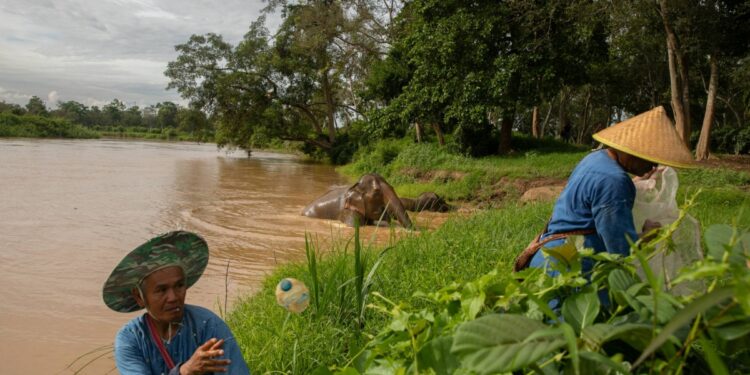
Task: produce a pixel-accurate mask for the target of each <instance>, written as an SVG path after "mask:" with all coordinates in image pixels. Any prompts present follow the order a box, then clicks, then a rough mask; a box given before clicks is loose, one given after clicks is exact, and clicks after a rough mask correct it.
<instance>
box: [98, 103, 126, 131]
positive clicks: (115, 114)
mask: <svg viewBox="0 0 750 375" xmlns="http://www.w3.org/2000/svg"><path fill="white" fill-rule="evenodd" d="M124 110H125V103H123V102H121V101H120V100H119V99H112V101H111V102H110V103H109V104H107V105H105V106H104V108H102V114H103V116H104V123H105V124H106V125H109V126H116V125H120V122H121V121H122V112H123V111H124Z"/></svg>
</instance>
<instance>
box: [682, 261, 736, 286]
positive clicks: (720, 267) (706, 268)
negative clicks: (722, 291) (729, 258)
mask: <svg viewBox="0 0 750 375" xmlns="http://www.w3.org/2000/svg"><path fill="white" fill-rule="evenodd" d="M728 270H729V265H727V264H726V263H711V264H707V263H703V262H701V263H698V264H697V265H695V266H693V267H691V268H689V269H687V270H684V271H682V272H680V274H679V275H678V276H677V278H675V279H674V281H672V283H673V284H679V283H681V282H684V281H693V280H704V279H707V278H710V277H721V276H724V275H726V273H727V271H728Z"/></svg>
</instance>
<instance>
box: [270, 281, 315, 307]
mask: <svg viewBox="0 0 750 375" xmlns="http://www.w3.org/2000/svg"><path fill="white" fill-rule="evenodd" d="M276 302H278V303H279V305H281V306H283V307H284V308H285V309H287V310H289V311H290V312H293V313H298V314H299V313H301V312H303V311H305V309H306V308H307V306H308V305H309V304H310V291H309V290H308V289H307V286H305V284H304V283H302V282H301V281H299V280H297V279H292V278H291V277H287V278H286V279H282V280H281V281H279V284H278V285H276Z"/></svg>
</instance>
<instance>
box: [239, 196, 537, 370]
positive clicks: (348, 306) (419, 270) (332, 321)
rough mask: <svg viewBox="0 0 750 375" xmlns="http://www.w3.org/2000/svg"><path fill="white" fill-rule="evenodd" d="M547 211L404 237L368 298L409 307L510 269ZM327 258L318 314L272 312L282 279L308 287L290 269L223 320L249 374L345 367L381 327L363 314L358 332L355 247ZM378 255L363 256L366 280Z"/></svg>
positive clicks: (489, 216) (480, 218) (479, 219)
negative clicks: (421, 294)
mask: <svg viewBox="0 0 750 375" xmlns="http://www.w3.org/2000/svg"><path fill="white" fill-rule="evenodd" d="M550 211H551V205H549V204H541V205H527V206H520V207H517V208H515V209H513V210H494V211H485V212H483V213H481V214H479V215H476V216H474V217H471V218H469V219H458V218H457V219H453V220H449V221H448V222H446V223H445V224H444V225H443V226H442V227H441V228H440V229H438V230H437V231H435V232H431V233H430V232H425V233H421V234H419V235H417V234H416V233H415V234H413V235H411V236H408V238H406V239H403V240H401V241H399V242H398V243H396V244H395V245H394V246H393V247H392V248H391V249H389V250H388V251H387V252H386V253H385V254H384V255H383V256H382V264H380V265H379V267H378V268H377V270H376V272H375V276H374V277H373V278H372V281H373V285H372V287H371V291H373V292H377V293H379V294H382V295H384V296H386V297H387V298H388V299H390V300H393V301H401V300H407V299H410V298H411V295H412V294H413V293H414V292H416V291H419V290H423V291H429V290H434V289H438V288H440V287H442V286H445V285H448V284H450V283H452V282H458V281H466V280H471V279H474V278H475V277H477V276H478V275H481V274H483V273H485V272H488V271H489V270H491V269H492V268H494V267H495V266H496V265H497V264H498V262H504V263H505V264H508V265H509V264H510V261H511V260H512V259H513V257H514V256H515V253H516V251H517V249H519V248H523V247H524V246H525V245H526V244H527V243H528V241H529V238H530V237H531V236H533V235H534V232H535V231H537V230H538V229H537V228H539V227H540V226H542V225H543V224H544V221H545V220H546V218H547V217H548V215H549V213H550ZM330 251H331V252H330V253H328V254H327V255H326V256H325V257H323V259H321V260H319V261H318V263H317V267H316V268H317V272H318V279H319V283H318V284H319V285H320V287H321V296H320V306H321V308H320V310H316V309H315V307H314V306H311V307H310V308H309V309H308V311H306V312H305V313H303V314H301V315H296V314H290V313H287V312H286V311H285V310H284V309H283V308H282V307H280V306H278V305H277V304H276V301H275V297H274V289H275V287H276V284H277V283H278V282H279V281H280V280H281V279H283V278H285V277H294V278H298V279H300V280H303V281H304V282H305V283H306V284H307V285H308V286H310V287H311V286H312V285H313V280H312V277H311V274H310V272H309V267H308V265H307V264H288V265H284V266H282V267H280V268H279V269H277V270H276V271H274V272H273V273H272V274H271V275H270V276H269V277H268V278H267V279H266V281H265V283H264V285H263V287H262V289H261V291H260V292H259V293H258V294H256V295H254V296H252V297H247V298H245V299H244V300H242V301H241V302H240V303H238V304H237V307H236V308H235V309H234V310H233V311H232V312H231V313H230V314H229V317H228V322H229V324H230V326H231V327H232V330H233V332H234V334H235V336H236V338H237V341H238V343H239V345H240V347H241V348H243V350H245V353H244V354H245V358H246V359H247V361H248V365H249V366H250V368H251V369H252V371H253V372H256V373H266V372H271V371H280V372H291V373H309V372H310V371H312V370H313V369H315V368H317V367H319V366H328V365H331V364H339V365H343V364H345V362H346V360H347V359H348V358H349V357H351V356H353V355H354V354H356V352H357V350H359V349H360V348H361V347H362V345H363V344H364V342H365V340H367V339H368V338H369V335H370V334H373V333H374V332H376V331H377V330H378V329H379V328H380V325H382V324H383V322H384V321H385V320H384V317H382V316H380V315H378V314H377V313H376V312H375V311H373V310H371V309H366V310H365V321H364V322H365V325H364V328H362V329H360V327H359V326H358V325H357V324H356V321H357V313H358V309H357V293H356V292H355V289H356V288H355V286H354V284H355V283H354V281H353V280H355V272H354V268H355V257H354V245H353V243H352V242H349V243H348V246H345V244H339V245H337V246H335V247H334V248H333V249H332V250H330ZM380 251H381V250H380V249H375V248H367V247H366V248H365V249H363V259H364V261H363V263H364V269H365V274H367V273H369V270H370V269H371V267H372V266H373V264H374V262H375V259H377V257H378V254H379V253H380ZM448 265H450V266H448ZM508 267H509V266H508ZM371 298H372V297H371ZM413 302H414V303H417V304H418V303H419V300H414V301H413Z"/></svg>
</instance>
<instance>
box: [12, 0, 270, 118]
mask: <svg viewBox="0 0 750 375" xmlns="http://www.w3.org/2000/svg"><path fill="white" fill-rule="evenodd" d="M265 5H266V4H264V3H263V2H262V1H260V0H254V1H253V0H225V1H221V2H213V1H203V0H162V1H155V0H67V1H65V2H55V1H51V0H3V1H2V2H0V51H2V53H0V82H2V85H3V89H2V91H0V100H4V101H7V102H13V103H18V104H25V103H26V102H27V101H28V98H30V97H31V96H32V95H36V96H39V97H48V99H49V94H51V92H52V91H56V92H58V93H59V94H58V96H57V97H56V99H57V100H62V101H67V100H76V101H79V102H81V103H84V104H86V102H88V103H92V104H93V103H99V104H97V105H100V104H101V103H105V104H106V103H109V102H110V101H111V100H112V99H114V98H117V99H120V100H122V101H123V102H125V103H128V105H131V103H136V104H137V105H141V106H142V105H149V104H155V103H157V102H161V101H166V100H170V101H175V102H184V101H183V100H181V99H180V98H179V95H178V94H177V93H176V92H174V91H166V90H165V87H166V85H167V83H168V79H167V78H166V77H165V76H164V70H165V69H166V65H167V63H168V62H169V61H172V60H174V59H175V58H176V57H177V54H176V52H175V51H174V46H175V45H177V44H180V43H184V42H186V41H187V40H188V38H189V37H190V35H192V34H205V33H208V32H214V33H218V34H221V35H222V36H224V39H225V40H227V41H228V42H230V43H233V44H236V43H237V42H239V41H240V40H241V39H242V36H243V35H244V34H245V32H246V31H247V29H248V26H249V25H250V23H251V22H252V21H254V20H255V19H256V18H257V17H258V16H259V15H260V10H261V9H262V8H263V7H264V6H265ZM270 22H271V23H272V24H273V25H277V24H278V22H279V21H278V20H275V19H274V20H271V21H270ZM272 27H273V26H272ZM54 104H56V102H55V103H49V105H54ZM89 105H91V104H89Z"/></svg>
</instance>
